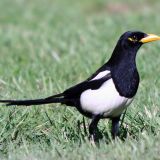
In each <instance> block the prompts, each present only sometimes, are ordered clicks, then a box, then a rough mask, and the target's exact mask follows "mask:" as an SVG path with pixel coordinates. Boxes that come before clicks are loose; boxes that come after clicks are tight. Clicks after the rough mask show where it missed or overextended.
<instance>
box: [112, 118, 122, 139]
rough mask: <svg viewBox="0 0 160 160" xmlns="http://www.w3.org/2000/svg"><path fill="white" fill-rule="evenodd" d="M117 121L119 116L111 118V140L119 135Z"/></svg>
mask: <svg viewBox="0 0 160 160" xmlns="http://www.w3.org/2000/svg"><path fill="white" fill-rule="evenodd" d="M119 120H120V116H119V117H115V118H112V131H111V133H112V137H113V139H115V138H116V137H117V136H118V134H119Z"/></svg>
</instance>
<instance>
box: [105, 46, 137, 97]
mask: <svg viewBox="0 0 160 160" xmlns="http://www.w3.org/2000/svg"><path fill="white" fill-rule="evenodd" d="M139 48H140V46H137V47H135V48H125V47H124V46H123V47H122V46H121V44H120V43H118V44H117V46H116V47H115V49H114V51H113V54H112V56H111V58H110V59H109V61H108V62H107V65H108V66H109V67H110V70H111V74H112V79H113V82H114V84H115V87H116V89H117V91H118V92H119V94H120V95H121V96H124V97H127V98H132V97H133V96H134V95H135V94H136V92H137V90H138V85H139V74H138V70H137V67H136V53H137V51H138V49H139Z"/></svg>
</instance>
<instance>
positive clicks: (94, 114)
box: [0, 31, 160, 140]
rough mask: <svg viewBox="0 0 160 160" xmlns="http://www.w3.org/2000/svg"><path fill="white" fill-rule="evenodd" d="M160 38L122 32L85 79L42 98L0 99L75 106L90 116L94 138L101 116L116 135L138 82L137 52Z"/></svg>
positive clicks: (21, 103)
mask: <svg viewBox="0 0 160 160" xmlns="http://www.w3.org/2000/svg"><path fill="white" fill-rule="evenodd" d="M156 40H160V37H159V36H156V35H153V34H146V33H143V32H139V31H137V32H131V31H128V32H125V33H124V34H123V35H122V36H121V37H120V39H119V40H118V42H117V45H116V47H115V49H114V50H113V53H112V55H111V57H110V59H109V60H108V62H107V63H105V64H104V65H103V66H102V67H100V68H99V69H98V70H97V71H96V72H95V73H94V74H93V75H92V76H90V77H89V78H88V79H86V80H85V81H83V82H81V83H79V84H77V85H75V86H73V87H71V88H69V89H66V90H65V91H64V92H62V93H60V94H56V95H53V96H50V97H47V98H44V99H35V100H0V102H1V103H6V105H7V106H10V105H24V106H29V105H41V104H49V103H61V104H65V105H67V106H74V107H76V108H77V110H78V111H79V112H80V113H81V114H83V115H84V116H87V117H89V118H91V119H92V121H91V124H90V126H89V133H90V135H91V137H93V139H94V140H96V130H97V129H98V128H97V124H98V122H99V120H100V119H102V118H110V119H111V120H112V131H111V132H112V135H113V137H115V136H117V135H118V130H119V120H120V116H121V114H122V113H123V111H124V110H125V109H126V107H127V106H129V105H130V103H131V102H132V100H133V98H134V96H135V94H136V92H137V89H138V85H139V74H138V70H137V67H136V61H135V59H136V54H137V51H138V49H139V48H140V47H141V46H142V44H143V43H147V42H151V41H156Z"/></svg>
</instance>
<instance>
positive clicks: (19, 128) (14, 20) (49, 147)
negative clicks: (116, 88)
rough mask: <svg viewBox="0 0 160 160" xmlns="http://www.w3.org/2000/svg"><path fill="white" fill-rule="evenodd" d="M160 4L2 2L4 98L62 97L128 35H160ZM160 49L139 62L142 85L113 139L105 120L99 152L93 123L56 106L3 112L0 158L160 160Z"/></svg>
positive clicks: (0, 91)
mask: <svg viewBox="0 0 160 160" xmlns="http://www.w3.org/2000/svg"><path fill="white" fill-rule="evenodd" d="M159 10H160V2H159V1H158V0H154V1H149V0H142V1H138V0H134V1H131V0H129V1H128V0H121V1H118V0H114V1H109V0H81V1H78V0H54V1H53V0H45V1H44V0H34V1H33V0H12V1H11V0H1V1H0V99H10V98H12V99H22V98H42V97H46V96H50V95H52V94H56V93H59V92H62V91H63V90H64V89H66V88H67V87H68V86H72V85H74V84H76V83H78V82H80V81H82V80H84V79H86V78H87V77H88V76H89V75H90V74H91V73H93V72H94V71H95V70H96V69H97V68H98V67H100V66H101V65H102V64H103V63H105V62H106V61H107V59H108V58H109V57H110V55H111V53H112V50H113V48H114V46H115V44H116V41H117V40H118V38H119V36H120V35H121V34H122V33H123V32H125V31H127V30H141V31H144V32H146V33H155V34H159V35H160V27H159V26H160V18H159ZM159 64H160V42H154V43H150V44H146V45H144V46H143V47H142V48H141V49H140V51H139V53H138V56H137V66H138V69H139V73H140V77H141V83H140V86H139V90H138V93H137V95H136V97H135V99H134V101H133V103H132V105H131V106H130V107H129V108H128V110H127V113H126V116H125V119H124V123H123V125H122V126H121V135H120V138H119V139H117V140H116V141H113V140H112V139H111V135H110V121H108V120H107V119H106V120H101V121H100V123H99V128H100V130H101V132H102V134H103V139H102V140H101V142H100V145H99V147H94V146H92V145H91V144H90V142H89V141H88V133H86V132H85V128H84V121H85V124H86V127H88V123H89V122H90V120H88V119H87V118H84V119H83V116H82V115H80V114H79V113H78V112H77V111H76V110H75V109H74V108H71V107H66V106H63V105H57V104H51V105H42V106H30V107H23V106H20V107H16V106H10V107H6V106H3V105H0V159H2V160H5V159H9V160H21V159H24V160H25V159H26V160H28V159H31V160H37V159H39V160H44V159H45V160H50V159H56V160H58V159H65V160H75V159H77V160H78V159H81V160H97V159H101V160H103V159H109V160H117V159H118V160H129V159H131V160H137V159H145V160H152V159H157V160H158V159H160V77H159V73H160V68H159Z"/></svg>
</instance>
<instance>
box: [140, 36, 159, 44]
mask: <svg viewBox="0 0 160 160" xmlns="http://www.w3.org/2000/svg"><path fill="white" fill-rule="evenodd" d="M157 40H160V37H159V36H157V35H155V34H148V36H147V37H145V38H142V39H141V40H140V42H142V43H147V42H152V41H157Z"/></svg>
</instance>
